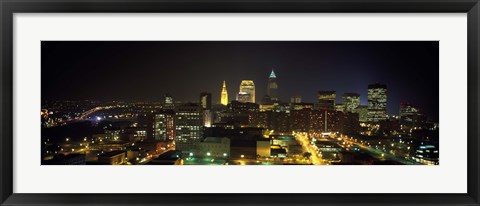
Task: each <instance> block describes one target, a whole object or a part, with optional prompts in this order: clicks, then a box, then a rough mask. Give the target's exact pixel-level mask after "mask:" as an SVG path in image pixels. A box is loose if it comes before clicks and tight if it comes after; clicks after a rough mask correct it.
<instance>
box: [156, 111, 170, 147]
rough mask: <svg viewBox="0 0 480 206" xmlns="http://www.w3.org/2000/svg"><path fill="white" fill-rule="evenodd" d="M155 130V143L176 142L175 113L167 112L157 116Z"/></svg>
mask: <svg viewBox="0 0 480 206" xmlns="http://www.w3.org/2000/svg"><path fill="white" fill-rule="evenodd" d="M153 129H154V137H155V141H168V140H170V141H172V140H175V130H176V127H175V112H173V111H172V110H166V111H163V112H160V113H157V114H155V119H154V128H153Z"/></svg>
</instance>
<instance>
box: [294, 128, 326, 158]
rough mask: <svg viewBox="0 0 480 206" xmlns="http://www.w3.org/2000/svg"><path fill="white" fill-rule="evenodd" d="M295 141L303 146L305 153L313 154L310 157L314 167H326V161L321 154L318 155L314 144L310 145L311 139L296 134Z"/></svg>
mask: <svg viewBox="0 0 480 206" xmlns="http://www.w3.org/2000/svg"><path fill="white" fill-rule="evenodd" d="M295 139H297V141H298V142H300V144H301V145H302V148H303V150H304V151H305V152H308V153H310V154H312V155H311V156H310V161H311V162H312V164H314V165H324V164H325V163H324V161H323V159H322V157H321V154H318V152H317V151H316V150H315V148H314V147H313V145H312V144H310V139H309V138H308V136H307V135H305V134H302V133H296V134H295Z"/></svg>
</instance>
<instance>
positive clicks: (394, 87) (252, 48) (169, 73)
mask: <svg viewBox="0 0 480 206" xmlns="http://www.w3.org/2000/svg"><path fill="white" fill-rule="evenodd" d="M438 45H439V44H438V41H394V42H392V41H373V42H372V41H341V42H335V41H328V42H327V41H215V42H209V41H154V42H153V41H137V42H129V41H122V42H118V41H108V42H105V41H96V42H85V41H43V42H42V47H41V48H42V84H41V86H42V88H41V90H42V100H85V99H93V100H126V101H129V100H147V101H161V100H162V99H163V96H164V94H165V93H170V94H172V96H173V97H174V100H175V101H198V98H199V94H200V92H202V91H208V92H210V93H212V102H213V103H218V102H219V99H220V91H221V88H222V82H223V80H225V81H226V82H227V88H228V92H229V100H230V101H231V100H233V99H234V98H235V94H236V93H237V92H238V88H239V85H240V81H241V80H242V79H250V80H253V81H254V83H255V89H256V99H257V103H258V102H260V100H261V99H262V97H263V96H264V95H265V94H266V90H267V80H268V76H269V75H270V72H271V70H272V68H273V69H274V70H275V73H276V76H277V82H278V84H279V97H280V100H282V101H284V102H289V101H290V97H292V96H294V95H297V94H300V95H301V96H302V100H303V101H304V102H316V95H317V91H319V90H335V91H336V92H337V102H341V100H340V98H341V95H342V94H343V93H347V92H355V93H358V94H360V98H361V104H362V105H366V104H367V87H368V85H369V84H374V83H382V84H386V85H387V88H388V89H387V90H388V104H387V107H388V108H387V113H388V114H398V110H399V105H400V102H409V103H412V104H414V105H417V106H418V107H419V108H420V109H421V110H422V111H423V112H424V113H426V114H427V116H428V117H429V118H431V119H433V120H438V115H439V47H438Z"/></svg>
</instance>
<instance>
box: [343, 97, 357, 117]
mask: <svg viewBox="0 0 480 206" xmlns="http://www.w3.org/2000/svg"><path fill="white" fill-rule="evenodd" d="M342 104H343V107H344V109H343V111H345V112H351V113H354V112H355V109H357V107H358V106H360V95H359V94H357V93H344V94H343V95H342Z"/></svg>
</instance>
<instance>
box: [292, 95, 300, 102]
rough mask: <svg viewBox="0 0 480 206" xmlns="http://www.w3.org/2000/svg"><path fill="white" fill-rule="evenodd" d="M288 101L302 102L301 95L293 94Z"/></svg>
mask: <svg viewBox="0 0 480 206" xmlns="http://www.w3.org/2000/svg"><path fill="white" fill-rule="evenodd" d="M290 103H302V96H300V95H295V96H293V97H292V98H290Z"/></svg>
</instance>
